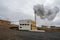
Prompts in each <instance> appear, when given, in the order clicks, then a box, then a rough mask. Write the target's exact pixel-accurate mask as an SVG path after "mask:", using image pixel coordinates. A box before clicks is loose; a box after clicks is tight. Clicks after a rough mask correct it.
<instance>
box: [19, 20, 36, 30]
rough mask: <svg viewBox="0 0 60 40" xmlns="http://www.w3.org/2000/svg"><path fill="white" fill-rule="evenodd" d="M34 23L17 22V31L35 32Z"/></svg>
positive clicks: (29, 21)
mask: <svg viewBox="0 0 60 40" xmlns="http://www.w3.org/2000/svg"><path fill="white" fill-rule="evenodd" d="M35 29H36V26H35V22H34V21H32V20H20V21H19V30H35Z"/></svg>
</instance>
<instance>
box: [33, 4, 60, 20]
mask: <svg viewBox="0 0 60 40" xmlns="http://www.w3.org/2000/svg"><path fill="white" fill-rule="evenodd" d="M34 12H35V14H37V15H38V16H40V18H41V19H47V20H53V19H54V18H55V17H56V14H57V13H58V12H59V8H58V7H57V6H54V7H53V8H48V7H46V6H43V5H39V4H38V5H35V6H34Z"/></svg>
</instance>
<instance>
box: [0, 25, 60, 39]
mask: <svg viewBox="0 0 60 40" xmlns="http://www.w3.org/2000/svg"><path fill="white" fill-rule="evenodd" d="M0 40H60V32H44V33H43V32H29V31H18V30H12V29H9V28H7V27H3V26H0Z"/></svg>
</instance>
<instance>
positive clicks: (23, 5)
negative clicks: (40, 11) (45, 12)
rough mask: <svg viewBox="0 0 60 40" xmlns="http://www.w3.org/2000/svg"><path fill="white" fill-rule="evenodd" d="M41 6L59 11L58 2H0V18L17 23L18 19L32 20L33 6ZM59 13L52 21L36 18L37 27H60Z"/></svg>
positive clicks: (26, 0) (47, 0) (52, 0)
mask: <svg viewBox="0 0 60 40" xmlns="http://www.w3.org/2000/svg"><path fill="white" fill-rule="evenodd" d="M37 4H43V5H46V6H55V5H56V6H58V7H59V9H60V0H0V16H1V17H5V18H9V20H11V21H14V22H16V23H18V21H19V20H20V19H32V20H34V10H33V6H34V5H37ZM59 17H60V12H59V13H58V14H57V15H56V17H55V19H54V20H52V21H46V20H41V19H39V17H37V24H39V25H42V24H44V25H52V24H53V25H60V18H59Z"/></svg>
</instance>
